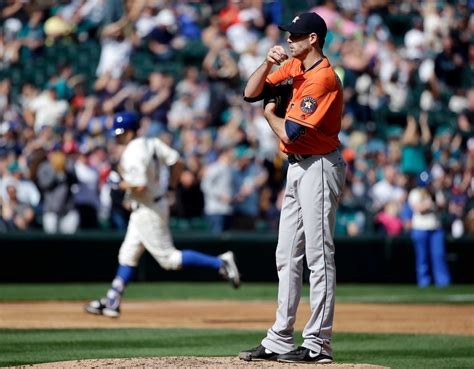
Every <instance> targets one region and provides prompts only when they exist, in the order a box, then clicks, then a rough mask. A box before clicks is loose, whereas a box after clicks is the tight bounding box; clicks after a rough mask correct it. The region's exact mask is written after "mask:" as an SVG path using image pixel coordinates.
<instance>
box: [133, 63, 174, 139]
mask: <svg viewBox="0 0 474 369" xmlns="http://www.w3.org/2000/svg"><path fill="white" fill-rule="evenodd" d="M172 94H173V78H172V77H171V76H164V75H163V74H161V73H159V72H153V73H151V74H150V76H149V84H148V89H147V91H146V92H145V94H144V96H143V97H142V100H141V101H142V103H141V105H140V110H141V112H142V114H143V116H144V117H146V118H148V119H147V123H148V129H147V130H146V131H145V133H146V134H147V135H149V136H156V134H157V133H159V132H161V131H163V130H167V128H168V127H167V126H168V117H167V114H168V111H169V109H170V107H171V100H172V96H173V95H172ZM142 125H143V124H142Z"/></svg>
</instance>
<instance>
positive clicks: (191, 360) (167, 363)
mask: <svg viewBox="0 0 474 369" xmlns="http://www.w3.org/2000/svg"><path fill="white" fill-rule="evenodd" d="M26 367H28V368H35V369H36V368H45V369H46V368H66V369H71V368H138V367H139V368H181V367H185V368H190V367H192V368H239V369H243V368H282V369H284V368H295V367H301V368H303V367H305V368H308V364H285V363H278V362H276V361H265V362H262V361H257V362H247V361H242V360H239V359H238V358H236V357H196V356H187V357H186V356H179V357H176V356H167V357H156V358H152V357H150V358H131V359H91V360H75V361H61V362H55V363H45V364H36V365H29V366H26ZM318 367H321V368H327V369H389V368H387V367H386V366H380V365H371V364H336V363H334V364H320V365H318Z"/></svg>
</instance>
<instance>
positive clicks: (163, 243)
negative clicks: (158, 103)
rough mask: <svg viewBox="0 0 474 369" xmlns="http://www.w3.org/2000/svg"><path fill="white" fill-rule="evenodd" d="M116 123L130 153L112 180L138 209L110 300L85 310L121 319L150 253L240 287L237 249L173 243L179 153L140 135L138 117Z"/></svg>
mask: <svg viewBox="0 0 474 369" xmlns="http://www.w3.org/2000/svg"><path fill="white" fill-rule="evenodd" d="M113 124H114V133H115V136H116V140H117V144H118V145H121V146H123V147H124V149H123V152H122V155H121V159H120V173H119V174H117V173H113V175H112V176H110V180H111V181H114V180H115V185H116V186H118V187H119V188H120V189H122V190H124V191H126V192H127V193H128V195H129V196H130V198H131V199H132V207H133V211H132V214H131V215H130V220H129V224H128V228H127V233H126V235H125V239H124V241H123V243H122V246H121V247H120V251H119V255H118V261H119V267H118V270H117V274H116V276H115V278H114V280H113V282H112V286H111V287H110V289H109V290H108V292H107V295H106V297H103V298H100V299H98V300H94V301H91V302H90V303H88V304H87V305H86V306H85V311H86V312H88V313H91V314H96V315H104V316H107V317H113V318H117V317H119V316H120V302H121V299H122V295H123V292H124V290H125V287H126V286H127V284H128V283H129V282H130V281H131V280H132V278H133V276H134V273H135V271H136V269H137V266H138V262H139V260H140V257H141V256H142V254H143V252H144V251H145V249H146V250H147V251H148V252H149V253H150V254H151V255H152V256H153V257H154V258H155V260H156V261H157V262H158V263H159V264H160V266H161V267H163V268H164V269H168V270H177V269H181V268H186V267H207V268H213V269H215V270H217V271H218V272H219V273H220V274H221V275H222V276H223V277H224V278H226V279H227V280H229V281H230V282H231V283H232V285H233V286H234V287H235V288H238V287H239V285H240V274H239V271H238V269H237V266H236V264H235V260H234V254H233V253H232V252H231V251H228V252H226V253H224V254H222V255H219V256H218V257H216V256H210V255H206V254H203V253H200V252H197V251H193V250H182V251H180V250H177V249H176V248H175V246H174V244H173V240H172V237H171V232H170V229H169V224H168V222H169V207H168V198H167V193H168V192H169V191H174V189H175V188H176V185H177V184H178V181H179V176H180V174H181V171H182V168H183V163H182V162H181V160H180V157H179V154H178V152H177V151H176V150H174V149H172V148H171V147H169V146H168V145H166V144H165V143H164V142H162V141H161V140H160V139H158V138H146V137H138V136H137V130H138V128H139V119H138V116H137V115H136V114H134V113H131V112H122V113H118V114H116V116H115V117H114V123H113ZM167 168H169V171H168V170H167ZM168 173H169V174H168ZM168 177H169V178H168Z"/></svg>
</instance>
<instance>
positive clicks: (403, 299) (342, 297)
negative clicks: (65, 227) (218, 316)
mask: <svg viewBox="0 0 474 369" xmlns="http://www.w3.org/2000/svg"><path fill="white" fill-rule="evenodd" d="M108 287H109V284H108V283H80V284H79V283H77V284H71V283H69V284H66V283H58V284H0V301H45V300H75V301H79V300H88V299H92V298H95V297H98V296H102V295H103V294H104V293H105V291H106V289H107V288H108ZM473 291H474V286H473V285H456V286H451V287H448V288H443V289H437V288H426V289H419V288H417V287H416V286H410V285H352V284H340V285H338V287H337V301H338V302H339V303H340V302H363V303H423V304H432V303H435V304H437V303H449V304H460V303H462V304H473V303H474V293H473ZM276 292H277V285H276V284H274V283H269V284H265V283H245V284H244V285H243V286H242V287H241V289H239V290H233V289H231V288H230V287H229V285H228V284H226V283H170V282H165V283H133V284H132V285H131V286H130V287H129V288H128V289H127V293H126V298H127V299H129V300H134V299H140V300H166V299H210V300H219V299H234V300H275V299H276ZM303 296H308V286H307V285H305V286H304V289H303ZM0 308H1V307H0ZM119 323H120V322H118V323H117V324H118V325H119ZM264 335H265V332H264V331H231V330H217V329H216V330H197V329H196V330H193V329H61V330H59V329H58V330H52V329H47V330H45V329H41V330H31V329H28V330H23V329H0V366H6V365H25V364H33V363H40V362H52V361H63V360H77V359H93V358H125V357H151V356H187V355H189V356H234V355H236V354H237V353H238V352H239V351H240V350H242V349H245V348H250V347H253V346H256V345H257V344H258V343H259V342H260V340H261V338H262V337H263V336H264ZM296 337H300V335H299V334H298V335H296ZM300 342H301V340H300V338H299V339H298V343H300ZM333 347H334V351H335V355H336V357H335V358H336V361H338V362H350V363H369V364H379V365H385V366H389V367H391V368H403V369H405V368H427V369H428V368H429V369H441V368H450V369H451V368H470V369H472V368H474V336H438V335H412V334H355V333H336V334H335V335H334V341H333Z"/></svg>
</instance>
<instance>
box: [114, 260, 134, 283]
mask: <svg viewBox="0 0 474 369" xmlns="http://www.w3.org/2000/svg"><path fill="white" fill-rule="evenodd" d="M136 270H137V267H132V266H129V265H122V264H119V267H118V269H117V273H116V275H115V276H116V277H120V278H121V279H122V281H123V284H124V286H126V285H127V284H128V282H130V281H131V279H132V278H133V276H134V274H135V271H136Z"/></svg>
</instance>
